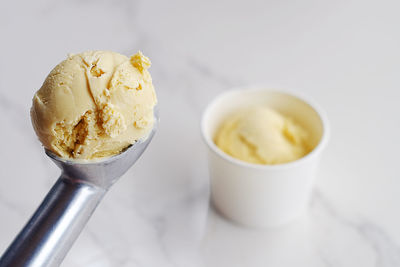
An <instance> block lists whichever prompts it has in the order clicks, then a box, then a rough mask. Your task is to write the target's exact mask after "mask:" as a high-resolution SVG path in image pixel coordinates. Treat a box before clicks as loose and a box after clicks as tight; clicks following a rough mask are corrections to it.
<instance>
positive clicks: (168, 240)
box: [0, 0, 400, 267]
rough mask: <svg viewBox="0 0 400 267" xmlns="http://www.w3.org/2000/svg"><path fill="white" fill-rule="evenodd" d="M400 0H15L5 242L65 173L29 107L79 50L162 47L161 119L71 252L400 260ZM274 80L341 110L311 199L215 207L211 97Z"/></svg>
mask: <svg viewBox="0 0 400 267" xmlns="http://www.w3.org/2000/svg"><path fill="white" fill-rule="evenodd" d="M399 10H400V4H399V2H398V1H355V0H347V1H344V0H339V1H317V0H315V1H312V0H306V1H289V0H283V1H197V2H194V1H158V2H157V1H128V0H118V1H94V0H86V1H77V0H76V1H66V0H64V1H50V0H39V1H2V2H1V3H0V52H1V59H0V125H1V132H0V140H2V146H1V150H0V179H1V186H0V253H1V252H2V251H4V250H5V249H6V247H7V246H8V244H9V243H10V242H11V241H12V239H13V237H14V236H15V235H16V234H17V232H18V231H19V230H20V229H21V227H22V226H23V225H24V223H25V222H26V220H27V219H28V218H29V216H30V215H31V214H32V212H33V211H34V209H35V208H36V207H37V206H38V205H39V203H40V201H41V200H42V198H43V197H44V195H45V194H46V192H47V191H48V190H49V188H50V187H51V185H52V184H53V183H54V181H55V179H56V178H57V176H58V175H59V170H58V169H57V168H56V167H55V166H54V165H53V164H52V163H51V162H50V160H49V159H48V158H47V157H46V156H45V154H44V152H43V149H42V148H41V145H40V144H39V142H38V141H37V139H36V136H35V134H34V132H33V130H32V127H31V124H30V118H29V108H30V106H31V99H32V96H33V94H34V92H35V91H36V90H37V89H39V88H40V86H41V84H42V82H43V81H44V79H45V77H46V75H47V74H48V72H49V71H50V70H51V69H52V68H53V67H54V66H55V65H56V64H57V63H59V62H60V61H61V60H63V59H64V58H65V57H66V54H67V53H69V52H73V53H78V52H81V51H84V50H93V49H102V50H115V51H117V52H120V53H123V54H126V55H130V54H133V53H135V52H136V51H137V50H142V51H143V53H144V54H145V55H147V56H149V57H150V59H151V60H152V63H153V65H152V67H151V69H150V71H151V74H152V76H153V81H154V84H155V87H156V91H157V94H158V99H159V107H160V115H161V123H160V128H159V131H158V133H157V135H156V137H155V139H154V141H153V142H152V144H151V145H150V147H149V149H148V151H146V153H145V154H144V155H143V157H142V158H141V160H140V161H139V162H138V163H137V164H136V165H135V166H134V167H133V168H132V169H131V170H130V171H129V172H128V173H127V174H126V175H125V176H124V177H123V178H121V180H120V181H119V182H118V183H117V184H116V185H115V186H114V187H113V188H112V189H111V191H110V192H109V193H108V195H107V196H106V197H105V199H104V201H103V202H102V203H101V204H100V206H99V208H98V210H97V211H96V213H95V214H94V216H93V218H92V219H91V221H90V222H89V224H88V226H87V227H86V228H85V230H84V232H83V233H82V235H81V236H80V238H79V239H78V241H77V243H76V244H75V246H74V247H73V249H72V250H71V252H70V254H69V255H68V256H67V258H66V259H65V262H64V264H63V266H71V267H72V266H185V267H188V266H207V267H225V266H229V267H235V266H246V267H253V266H309V267H313V266H349V267H354V266H360V267H368V266H400V246H399V244H400V227H399V226H400V212H399V203H400V194H399V193H400V180H399V178H400V177H399V176H400V175H399V159H400V156H399V151H400V143H399V141H398V139H399V136H400V105H399V102H400V78H399V77H400V16H399ZM249 84H250V85H252V84H265V85H266V86H267V87H271V88H284V89H290V90H292V91H295V92H298V93H301V94H305V95H307V96H309V97H311V98H313V99H314V100H315V101H316V102H318V103H319V104H320V105H321V106H322V107H323V108H324V109H325V110H326V112H327V114H328V117H329V120H330V123H331V130H332V133H331V140H330V143H329V145H328V147H327V149H326V151H325V153H324V156H323V160H322V163H321V167H320V171H319V173H318V180H317V184H316V189H315V193H314V197H313V201H312V203H310V212H309V214H307V215H305V216H304V218H301V219H300V220H298V221H296V222H294V223H292V224H291V225H288V226H286V227H283V228H280V229H275V230H268V231H255V230H250V229H245V228H241V227H238V226H236V225H234V224H231V223H230V222H228V221H226V220H224V219H223V218H221V217H220V216H219V215H217V214H215V213H214V212H213V211H212V209H211V210H209V208H208V195H209V191H208V174H207V165H206V161H205V148H204V145H203V143H202V140H201V137H200V132H199V121H200V117H201V112H202V110H203V109H204V107H205V106H206V104H207V103H208V102H209V101H210V100H211V99H212V98H213V97H215V96H216V95H217V94H218V93H220V92H223V91H224V90H229V89H230V88H232V87H235V86H244V85H249Z"/></svg>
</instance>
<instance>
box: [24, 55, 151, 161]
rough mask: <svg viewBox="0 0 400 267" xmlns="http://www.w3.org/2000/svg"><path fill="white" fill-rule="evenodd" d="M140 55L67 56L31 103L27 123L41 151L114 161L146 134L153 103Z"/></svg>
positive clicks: (145, 64)
mask: <svg viewBox="0 0 400 267" xmlns="http://www.w3.org/2000/svg"><path fill="white" fill-rule="evenodd" d="M149 67H150V60H149V59H148V58H147V57H145V56H144V55H143V54H142V53H141V52H138V53H136V54H135V55H133V56H131V57H130V58H129V57H126V56H124V55H121V54H119V53H115V52H111V51H87V52H83V53H80V54H75V55H69V56H68V58H67V59H65V60H64V61H62V62H61V63H60V64H58V65H57V66H56V67H55V68H54V69H53V70H52V71H51V72H50V74H49V75H48V76H47V78H46V80H45V81H44V83H43V85H42V87H41V88H40V89H39V90H38V91H37V93H36V94H35V96H34V97H33V103H32V109H31V119H32V125H33V128H34V129H35V132H36V134H37V136H38V137H39V140H40V141H41V142H42V144H43V145H44V147H45V148H47V149H49V150H51V151H52V152H54V153H55V154H56V155H58V156H61V157H63V158H74V159H85V160H90V159H96V158H102V157H107V156H112V155H116V154H118V153H119V152H121V151H122V150H123V149H124V148H126V147H127V146H129V145H131V144H133V143H134V142H135V141H136V140H137V139H139V138H141V137H142V136H144V135H146V134H148V133H149V132H150V130H151V129H152V125H153V108H154V106H155V105H156V103H157V98H156V94H155V91H154V87H153V84H152V79H151V76H150V73H149V71H148V70H147V69H148V68H149Z"/></svg>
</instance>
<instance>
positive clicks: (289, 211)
mask: <svg viewBox="0 0 400 267" xmlns="http://www.w3.org/2000/svg"><path fill="white" fill-rule="evenodd" d="M201 130H202V134H203V138H204V140H205V143H206V145H207V147H208V163H209V173H210V179H211V183H210V184H211V197H212V201H213V204H214V206H215V208H216V209H217V210H218V211H219V212H220V213H222V214H223V215H224V216H225V217H227V218H229V219H231V220H233V221H234V222H237V223H240V224H242V225H246V226H251V227H261V228H263V227H275V226H279V225H282V224H285V223H288V222H290V221H292V220H294V219H295V218H297V217H299V216H300V215H301V214H303V213H304V211H305V210H306V209H307V205H308V202H309V199H310V196H311V193H312V188H313V184H314V179H315V176H316V170H317V166H318V162H319V159H320V156H321V152H322V151H323V149H324V147H325V146H326V143H327V140H328V135H329V126H328V121H327V118H326V115H325V113H324V112H323V111H322V110H321V108H319V107H318V105H316V104H315V103H313V102H312V101H309V100H305V99H304V98H302V97H298V96H295V95H293V94H290V93H287V92H281V91H275V90H267V89H264V88H260V87H257V88H239V89H235V90H230V91H227V92H225V93H223V94H221V95H219V96H218V97H216V98H215V99H214V100H213V101H212V102H211V103H210V104H209V105H208V107H207V108H206V110H205V111H204V113H203V118H202V122H201Z"/></svg>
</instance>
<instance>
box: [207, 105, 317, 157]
mask: <svg viewBox="0 0 400 267" xmlns="http://www.w3.org/2000/svg"><path fill="white" fill-rule="evenodd" d="M308 138H309V135H308V133H307V131H306V130H305V129H304V128H303V127H301V125H299V124H297V123H296V122H295V121H293V120H292V119H290V118H289V117H285V116H284V115H282V114H280V113H278V112H277V111H275V110H273V109H271V108H268V107H266V106H255V107H251V108H248V109H244V110H240V111H238V112H237V113H235V114H233V115H231V116H230V117H228V118H227V119H226V120H225V121H224V122H223V123H222V125H221V127H220V129H219V130H218V132H217V134H216V136H215V139H214V141H215V144H216V145H217V146H218V147H219V148H220V149H221V150H223V151H224V152H225V153H227V154H229V155H230V156H232V157H234V158H237V159H240V160H243V161H246V162H250V163H255V164H281V163H286V162H290V161H294V160H296V159H299V158H301V157H303V156H305V155H306V154H307V153H309V152H310V150H311V147H310V145H309V142H308Z"/></svg>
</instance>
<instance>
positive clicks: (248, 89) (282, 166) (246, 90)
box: [200, 86, 330, 170]
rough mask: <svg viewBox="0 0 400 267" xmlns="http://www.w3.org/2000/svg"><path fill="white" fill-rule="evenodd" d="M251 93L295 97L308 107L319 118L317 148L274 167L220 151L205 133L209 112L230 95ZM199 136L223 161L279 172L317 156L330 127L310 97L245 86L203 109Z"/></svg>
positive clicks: (220, 97)
mask: <svg viewBox="0 0 400 267" xmlns="http://www.w3.org/2000/svg"><path fill="white" fill-rule="evenodd" d="M251 92H253V93H254V92H268V93H278V94H285V95H288V96H291V97H295V98H297V99H298V100H300V101H302V102H304V103H306V104H307V105H309V106H310V107H311V108H312V109H313V110H314V111H315V112H316V113H317V115H318V116H319V118H320V120H321V124H322V136H321V139H320V141H319V142H318V144H317V146H316V147H315V148H314V149H313V150H312V151H311V152H310V153H308V154H307V155H305V156H304V157H301V158H299V159H297V160H294V161H291V162H287V163H281V164H274V165H268V164H256V163H250V162H246V161H243V160H240V159H236V158H234V157H232V156H230V155H228V154H227V153H225V152H224V151H222V150H221V149H220V148H219V147H217V145H216V144H215V143H214V141H213V140H212V137H211V136H209V135H208V134H207V133H206V132H205V129H206V124H207V118H208V117H209V116H210V110H211V108H213V107H214V106H215V105H217V103H218V102H219V101H220V100H221V99H223V98H225V97H228V96H230V95H237V94H246V93H251ZM200 127H201V134H202V137H203V140H204V142H205V143H206V144H207V146H208V147H209V148H210V149H211V151H213V152H214V153H215V154H217V155H218V156H220V157H221V158H223V159H224V160H226V161H228V162H230V163H232V164H235V165H239V166H242V167H245V168H250V169H259V170H280V169H287V168H293V167H296V166H297V165H299V164H302V163H304V162H307V161H310V160H312V159H313V158H314V157H315V156H317V155H319V154H320V153H321V151H322V150H323V149H324V148H325V146H326V144H327V142H328V140H329V138H330V125H329V121H328V118H327V115H326V113H325V111H324V110H323V109H322V108H321V107H320V106H319V105H318V104H317V103H316V102H315V101H313V100H312V99H311V98H310V97H305V96H304V95H303V94H298V93H293V92H291V91H290V90H287V89H268V87H263V86H252V87H249V86H245V87H235V88H232V89H230V90H227V91H225V92H223V93H220V94H219V95H217V96H216V97H215V98H214V99H213V100H212V101H211V102H210V103H209V104H208V105H207V106H206V108H205V109H204V111H203V114H202V118H201V125H200Z"/></svg>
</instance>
